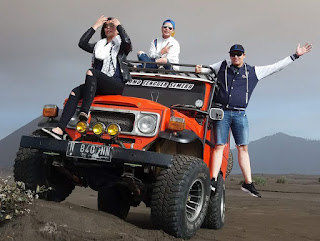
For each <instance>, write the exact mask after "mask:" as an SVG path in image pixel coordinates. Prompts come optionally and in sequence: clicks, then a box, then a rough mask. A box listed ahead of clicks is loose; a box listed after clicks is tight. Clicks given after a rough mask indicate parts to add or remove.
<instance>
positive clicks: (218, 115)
mask: <svg viewBox="0 0 320 241" xmlns="http://www.w3.org/2000/svg"><path fill="white" fill-rule="evenodd" d="M209 116H210V119H212V120H222V119H223V117H224V112H223V110H222V109H220V108H211V109H210V112H209Z"/></svg>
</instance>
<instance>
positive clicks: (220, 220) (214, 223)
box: [202, 174, 226, 229]
mask: <svg viewBox="0 0 320 241" xmlns="http://www.w3.org/2000/svg"><path fill="white" fill-rule="evenodd" d="M225 190H226V188H225V183H224V180H223V177H222V175H221V174H219V176H218V183H217V190H216V192H211V195H210V201H209V207H208V211H207V215H206V217H205V219H204V222H203V224H202V227H203V228H209V229H221V228H222V227H223V225H224V219H225V211H226V205H225Z"/></svg>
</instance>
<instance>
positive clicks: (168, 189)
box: [151, 155, 210, 239]
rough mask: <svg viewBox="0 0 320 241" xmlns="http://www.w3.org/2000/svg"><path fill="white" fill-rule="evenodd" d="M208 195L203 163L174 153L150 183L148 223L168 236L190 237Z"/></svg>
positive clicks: (208, 186) (204, 207)
mask: <svg viewBox="0 0 320 241" xmlns="http://www.w3.org/2000/svg"><path fill="white" fill-rule="evenodd" d="M196 193H197V195H196ZM209 198H210V174H209V170H208V167H207V165H206V164H205V163H204V162H203V160H201V159H199V158H196V157H191V156H182V155H177V156H175V157H174V159H173V162H172V165H171V166H170V168H168V169H163V170H161V172H160V174H159V176H158V177H157V180H156V183H155V184H154V188H153V193H152V200H151V219H152V222H153V224H154V225H155V226H156V228H159V229H163V230H164V231H165V232H166V233H168V234H170V235H173V236H175V237H179V238H184V239H186V238H187V239H188V238H191V237H192V236H193V235H194V234H195V233H196V232H197V230H198V229H199V228H200V227H201V224H202V222H203V220H204V218H205V215H206V212H207V208H208V201H209ZM191 208H194V209H193V210H192V209H191Z"/></svg>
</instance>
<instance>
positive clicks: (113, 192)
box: [98, 185, 131, 219]
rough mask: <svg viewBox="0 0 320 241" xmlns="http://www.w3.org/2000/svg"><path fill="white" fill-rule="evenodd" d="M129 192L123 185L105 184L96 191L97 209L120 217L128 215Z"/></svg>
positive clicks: (123, 217)
mask: <svg viewBox="0 0 320 241" xmlns="http://www.w3.org/2000/svg"><path fill="white" fill-rule="evenodd" d="M130 200H131V193H130V191H129V189H128V188H127V187H125V186H119V185H118V186H117V185H113V186H105V187H103V188H101V189H100V190H99V191H98V210H100V211H103V212H107V213H111V214H113V215H115V216H117V217H119V218H121V219H125V218H126V217H127V216H128V213H129V210H130Z"/></svg>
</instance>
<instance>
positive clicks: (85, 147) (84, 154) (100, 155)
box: [66, 141, 112, 162]
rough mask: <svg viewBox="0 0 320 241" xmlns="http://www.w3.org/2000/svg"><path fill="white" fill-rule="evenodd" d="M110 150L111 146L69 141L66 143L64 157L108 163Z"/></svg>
mask: <svg viewBox="0 0 320 241" xmlns="http://www.w3.org/2000/svg"><path fill="white" fill-rule="evenodd" d="M111 149H112V147H111V146H105V145H95V144H89V143H82V142H75V141H70V142H69V143H68V148H67V152H66V156H68V157H80V158H84V159H90V160H97V161H104V162H110V161H111V154H110V152H111Z"/></svg>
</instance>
